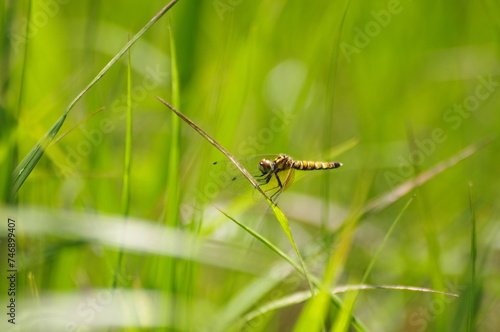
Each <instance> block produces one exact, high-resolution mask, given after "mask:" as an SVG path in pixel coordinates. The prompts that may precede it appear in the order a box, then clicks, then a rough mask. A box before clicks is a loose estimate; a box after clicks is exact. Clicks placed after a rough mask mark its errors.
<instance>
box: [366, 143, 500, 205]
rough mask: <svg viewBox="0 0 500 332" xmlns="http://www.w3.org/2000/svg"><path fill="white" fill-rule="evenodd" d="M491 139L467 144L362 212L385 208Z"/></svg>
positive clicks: (376, 199) (374, 201)
mask: <svg viewBox="0 0 500 332" xmlns="http://www.w3.org/2000/svg"><path fill="white" fill-rule="evenodd" d="M493 140H494V138H489V139H485V140H482V141H480V142H478V143H476V144H472V145H469V146H468V147H466V148H465V149H463V150H462V151H460V152H458V153H457V154H455V155H454V156H452V157H451V158H449V159H448V160H445V161H442V162H440V163H439V164H437V165H436V166H434V167H433V168H431V169H429V170H427V171H425V172H423V173H421V174H419V175H418V176H417V177H415V178H413V179H410V180H408V181H406V182H404V183H402V184H400V185H399V186H397V187H396V188H394V189H393V190H391V191H390V192H388V193H386V194H384V195H382V196H380V197H377V198H375V199H372V200H371V201H370V202H368V204H366V206H365V208H364V209H363V213H367V212H379V211H381V210H383V209H385V208H386V207H388V206H389V205H391V204H392V203H394V202H395V201H397V200H398V199H400V198H401V197H403V196H404V195H406V194H408V193H409V192H410V191H411V190H413V189H415V188H416V187H418V186H421V185H422V184H424V183H426V182H427V181H429V180H431V179H432V178H433V177H435V176H436V175H438V174H439V173H442V172H444V171H445V170H447V169H448V168H450V167H452V166H454V165H456V164H457V163H459V162H460V161H462V160H464V159H466V158H468V157H470V156H472V155H473V154H474V153H476V152H477V151H479V150H480V149H482V148H483V147H485V146H486V145H488V144H490V143H491V142H493Z"/></svg>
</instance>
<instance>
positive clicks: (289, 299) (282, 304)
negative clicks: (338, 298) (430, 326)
mask: <svg viewBox="0 0 500 332" xmlns="http://www.w3.org/2000/svg"><path fill="white" fill-rule="evenodd" d="M375 289H391V290H405V291H412V292H422V293H434V294H441V295H446V296H452V297H458V294H454V293H448V292H441V291H437V290H434V289H430V288H422V287H412V286H401V285H365V284H361V285H350V286H341V287H336V288H335V289H333V290H332V291H331V292H330V294H331V295H336V294H341V293H347V292H352V291H355V292H359V291H362V290H375ZM314 295H316V293H315V294H314ZM310 298H311V293H310V292H305V291H301V292H295V293H293V294H290V295H287V296H284V297H282V298H280V299H277V300H274V301H270V302H267V303H264V304H263V305H261V306H259V307H258V308H256V309H255V310H253V311H251V312H249V313H248V314H246V315H245V316H244V317H243V318H242V319H241V321H240V322H239V324H240V325H243V324H245V323H247V322H250V321H251V320H253V319H255V318H257V317H259V316H262V315H265V314H267V313H269V312H272V311H275V310H278V309H283V308H287V307H290V306H292V305H296V304H300V303H304V302H306V301H307V300H309V299H310Z"/></svg>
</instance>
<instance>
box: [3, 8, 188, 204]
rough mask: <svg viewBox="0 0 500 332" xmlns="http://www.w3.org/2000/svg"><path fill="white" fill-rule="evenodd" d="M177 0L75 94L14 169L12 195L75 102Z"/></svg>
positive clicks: (162, 10) (31, 169) (30, 170)
mask: <svg viewBox="0 0 500 332" xmlns="http://www.w3.org/2000/svg"><path fill="white" fill-rule="evenodd" d="M178 1H179V0H172V1H171V2H170V3H168V4H167V5H166V6H165V7H163V8H162V9H161V10H160V11H159V12H158V14H156V15H155V16H154V17H153V18H152V19H151V20H150V21H149V22H148V23H147V24H146V25H145V26H144V27H143V28H142V29H141V30H140V31H139V32H138V33H137V34H135V35H134V36H133V37H132V39H130V40H129V42H128V43H127V44H125V46H124V47H123V48H122V49H121V50H120V51H119V52H118V53H117V54H116V55H115V56H114V57H113V58H112V59H111V60H110V61H109V62H108V64H107V65H106V66H104V68H103V69H102V70H101V71H100V72H99V73H98V74H97V76H96V77H94V79H93V80H92V81H91V82H90V83H89V84H88V85H87V86H86V87H85V88H84V89H83V90H82V91H81V92H80V93H79V94H78V95H77V96H76V98H75V99H73V100H72V101H71V103H70V104H69V105H68V107H66V109H65V110H64V113H63V115H62V116H61V117H60V118H59V119H58V120H57V121H56V123H55V124H54V125H53V126H52V128H50V129H49V131H48V132H47V134H45V136H43V137H42V139H41V140H40V141H39V142H38V143H37V144H35V146H34V147H33V148H32V149H31V151H30V152H29V153H28V154H27V155H26V157H25V158H24V159H23V160H22V161H21V163H20V164H19V165H18V166H17V167H16V169H15V170H14V175H13V182H12V187H11V196H14V195H15V194H16V193H17V192H18V191H19V188H21V186H22V185H23V183H24V181H26V179H27V178H28V176H29V175H30V174H31V172H32V171H33V169H34V168H35V166H36V165H37V164H38V161H39V160H40V158H42V156H43V154H44V152H45V149H46V148H47V146H48V144H49V143H50V142H51V141H52V139H53V138H54V136H55V135H56V134H57V132H58V131H59V129H60V128H61V126H62V125H63V123H64V121H65V120H66V117H67V116H68V113H69V112H70V111H71V109H72V108H73V107H74V106H75V105H76V103H77V102H78V101H79V100H80V99H81V98H82V97H83V96H84V95H85V94H86V93H87V91H88V90H90V88H91V87H92V86H94V85H95V84H96V83H97V82H98V81H99V80H100V79H101V78H102V77H103V76H104V74H106V73H107V72H108V70H109V69H110V68H111V67H112V66H113V65H114V64H115V63H116V62H117V61H118V60H119V59H120V58H121V57H122V56H123V55H124V54H125V52H127V51H128V50H129V49H130V47H131V46H132V45H134V43H135V42H136V41H137V40H138V39H139V38H140V37H141V36H142V35H143V34H144V33H145V32H146V31H147V30H149V28H151V26H152V25H153V24H155V23H156V22H157V21H158V20H159V19H160V18H161V17H162V16H163V15H164V14H165V13H166V12H167V11H168V10H169V9H170V8H172V6H173V5H175V3H177V2H178Z"/></svg>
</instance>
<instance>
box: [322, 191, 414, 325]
mask: <svg viewBox="0 0 500 332" xmlns="http://www.w3.org/2000/svg"><path fill="white" fill-rule="evenodd" d="M413 198H415V195H413V196H412V197H410V199H409V200H408V202H407V203H406V205H405V206H404V207H403V209H402V210H401V211H400V212H399V214H398V216H397V217H396V219H394V221H393V222H392V225H391V227H389V230H388V231H387V233H386V234H385V237H384V239H383V240H382V243H381V244H380V246H379V248H378V249H377V251H376V252H375V254H374V255H373V257H372V259H371V260H370V263H369V264H368V267H367V268H366V271H365V273H364V274H363V278H362V279H361V284H364V283H365V282H366V280H367V279H368V276H369V275H370V273H371V271H372V269H373V266H374V265H375V262H376V261H377V258H378V255H379V254H380V252H381V251H382V248H383V247H384V245H385V243H386V242H387V240H388V239H389V237H390V236H391V234H392V231H393V230H394V228H395V227H396V225H397V223H398V222H399V220H400V219H401V217H402V216H403V214H404V212H405V211H406V209H408V207H409V206H410V204H411V202H412V201H413ZM358 295H359V290H356V291H355V292H353V293H352V294H350V296H347V297H346V299H345V301H344V303H345V306H344V307H343V308H342V311H341V312H340V315H339V317H338V319H337V320H336V322H335V324H334V326H332V331H335V332H340V331H347V329H348V327H349V324H350V321H351V317H352V312H353V311H354V305H355V304H356V300H357V298H358Z"/></svg>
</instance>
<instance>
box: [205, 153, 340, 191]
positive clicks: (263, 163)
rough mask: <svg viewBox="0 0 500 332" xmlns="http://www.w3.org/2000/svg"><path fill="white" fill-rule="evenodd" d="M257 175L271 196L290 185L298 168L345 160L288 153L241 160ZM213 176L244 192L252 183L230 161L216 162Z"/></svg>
mask: <svg viewBox="0 0 500 332" xmlns="http://www.w3.org/2000/svg"><path fill="white" fill-rule="evenodd" d="M238 161H239V162H240V163H241V164H242V165H243V166H244V167H245V168H246V169H247V170H248V171H249V172H250V174H251V175H252V176H253V178H254V179H255V181H256V182H257V183H258V185H259V187H260V188H261V189H262V191H264V192H265V193H266V194H267V195H268V196H269V198H271V200H273V201H276V199H277V198H278V196H279V195H280V194H281V193H282V192H283V191H284V190H285V189H286V188H288V187H289V186H290V185H291V184H292V182H293V178H294V174H295V171H296V170H298V171H315V170H327V169H334V168H339V167H341V166H342V164H341V163H339V162H337V161H334V162H325V161H308V160H294V159H293V158H292V157H290V156H287V155H286V154H279V155H257V156H253V157H249V158H244V159H239V160H238ZM212 166H213V167H212V171H211V172H210V173H211V174H210V176H211V178H212V179H213V180H214V181H215V182H216V183H217V185H218V186H219V187H220V189H223V190H224V189H226V187H227V188H230V190H232V191H234V192H236V193H243V192H244V191H245V187H246V188H249V187H250V184H249V183H248V180H247V179H245V177H244V176H243V174H241V173H240V171H239V170H238V169H237V168H236V166H235V165H234V164H233V163H232V162H230V161H222V162H215V163H213V164H212Z"/></svg>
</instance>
